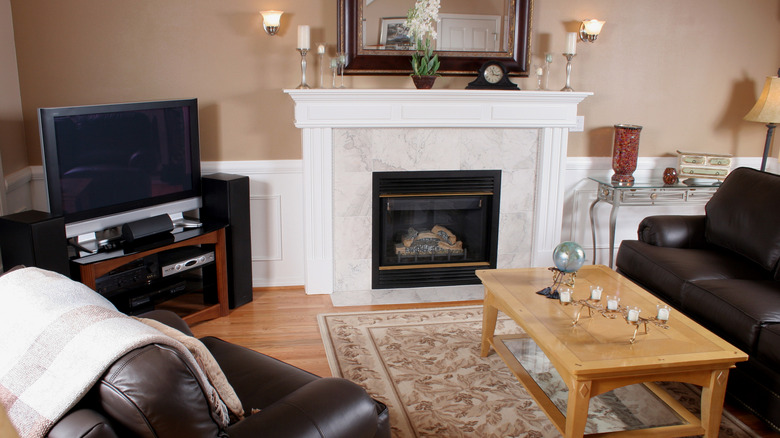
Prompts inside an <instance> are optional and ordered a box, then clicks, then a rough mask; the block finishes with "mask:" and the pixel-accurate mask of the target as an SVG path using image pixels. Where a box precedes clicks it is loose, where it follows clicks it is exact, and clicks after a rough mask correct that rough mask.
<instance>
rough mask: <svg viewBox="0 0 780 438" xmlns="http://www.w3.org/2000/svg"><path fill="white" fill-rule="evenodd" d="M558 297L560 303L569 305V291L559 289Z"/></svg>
mask: <svg viewBox="0 0 780 438" xmlns="http://www.w3.org/2000/svg"><path fill="white" fill-rule="evenodd" d="M558 295H559V296H560V300H561V302H562V303H571V289H561V290H560V291H558Z"/></svg>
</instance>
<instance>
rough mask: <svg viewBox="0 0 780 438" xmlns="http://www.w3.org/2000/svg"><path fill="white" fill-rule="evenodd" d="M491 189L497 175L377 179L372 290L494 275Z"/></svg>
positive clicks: (409, 174) (494, 209)
mask: <svg viewBox="0 0 780 438" xmlns="http://www.w3.org/2000/svg"><path fill="white" fill-rule="evenodd" d="M377 178H378V180H377ZM382 178H385V180H383V179H382ZM388 178H389V179H390V181H388V180H387V179H388ZM499 187H500V171H446V172H377V173H376V174H375V184H374V189H375V190H374V192H375V199H374V204H375V205H374V208H375V216H374V218H375V220H374V222H373V227H374V240H373V243H374V275H373V281H372V283H373V284H372V287H374V288H375V289H382V288H399V287H424V286H440V285H456V284H475V283H478V282H479V280H478V279H477V277H476V276H475V275H474V271H475V270H476V269H489V268H495V259H496V253H497V245H496V241H497V236H498V190H499Z"/></svg>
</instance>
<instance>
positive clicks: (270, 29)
mask: <svg viewBox="0 0 780 438" xmlns="http://www.w3.org/2000/svg"><path fill="white" fill-rule="evenodd" d="M260 14H261V15H262V16H263V29H264V30H265V33H267V34H268V35H271V36H274V35H276V32H279V22H280V21H281V19H282V14H284V11H260Z"/></svg>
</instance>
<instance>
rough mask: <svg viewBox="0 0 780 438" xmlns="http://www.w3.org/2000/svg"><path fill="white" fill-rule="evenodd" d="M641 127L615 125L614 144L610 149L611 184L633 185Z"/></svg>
mask: <svg viewBox="0 0 780 438" xmlns="http://www.w3.org/2000/svg"><path fill="white" fill-rule="evenodd" d="M640 131H642V127H641V126H637V125H615V144H614V146H613V147H612V170H614V171H615V174H614V175H612V182H613V183H618V184H626V185H628V184H633V183H634V175H633V174H634V171H635V170H636V160H637V156H638V155H639V132H640Z"/></svg>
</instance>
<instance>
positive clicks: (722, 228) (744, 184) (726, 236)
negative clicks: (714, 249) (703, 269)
mask: <svg viewBox="0 0 780 438" xmlns="http://www.w3.org/2000/svg"><path fill="white" fill-rule="evenodd" d="M778 193H780V176H779V175H775V174H772V173H766V172H759V171H757V170H755V169H748V168H745V167H740V168H738V169H735V170H734V171H733V172H731V173H730V174H729V176H728V177H726V179H725V180H724V181H723V184H722V185H721V187H720V188H719V189H718V191H717V192H715V194H714V195H713V196H712V199H710V201H709V202H708V203H707V205H706V207H705V211H706V213H707V221H706V225H705V227H706V230H705V236H706V238H707V241H708V242H710V243H712V244H715V245H718V246H721V247H723V248H727V249H729V250H731V251H734V252H736V253H739V254H741V255H743V256H744V257H747V258H748V259H750V260H753V261H754V262H756V263H758V264H759V265H760V266H762V267H763V268H764V269H766V270H768V271H772V272H774V271H775V269H776V267H777V265H778V260H780V227H778V226H777V218H778V217H780V202H777V194H778Z"/></svg>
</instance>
